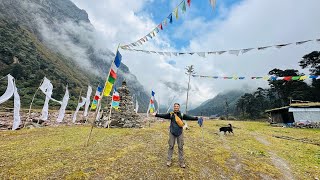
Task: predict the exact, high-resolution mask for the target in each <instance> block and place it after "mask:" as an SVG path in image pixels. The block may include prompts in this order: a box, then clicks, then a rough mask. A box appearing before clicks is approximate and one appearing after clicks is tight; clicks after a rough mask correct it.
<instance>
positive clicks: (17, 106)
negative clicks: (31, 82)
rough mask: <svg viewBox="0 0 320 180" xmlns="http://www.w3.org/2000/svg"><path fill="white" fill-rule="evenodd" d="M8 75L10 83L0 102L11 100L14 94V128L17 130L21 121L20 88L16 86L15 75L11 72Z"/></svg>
mask: <svg viewBox="0 0 320 180" xmlns="http://www.w3.org/2000/svg"><path fill="white" fill-rule="evenodd" d="M7 76H8V85H7V89H6V91H5V93H4V94H3V95H2V96H1V97H0V104H2V103H4V102H6V101H7V100H9V99H10V98H11V97H12V96H14V97H13V98H14V100H13V106H14V107H13V125H12V130H16V129H17V128H18V127H19V125H20V123H21V119H20V96H19V94H18V89H17V87H16V83H15V82H14V77H12V76H11V75H10V74H8V75H7Z"/></svg>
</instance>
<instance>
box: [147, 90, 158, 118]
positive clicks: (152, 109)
mask: <svg viewBox="0 0 320 180" xmlns="http://www.w3.org/2000/svg"><path fill="white" fill-rule="evenodd" d="M154 95H155V92H154V91H151V98H150V102H149V107H148V111H147V114H148V113H154V112H155V109H156V108H155V106H154V101H155V98H154Z"/></svg>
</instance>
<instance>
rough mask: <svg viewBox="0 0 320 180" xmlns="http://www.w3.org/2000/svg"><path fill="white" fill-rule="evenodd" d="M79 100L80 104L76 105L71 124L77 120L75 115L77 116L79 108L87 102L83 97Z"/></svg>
mask: <svg viewBox="0 0 320 180" xmlns="http://www.w3.org/2000/svg"><path fill="white" fill-rule="evenodd" d="M81 98H82V102H80V103H78V106H77V109H76V111H75V112H74V114H73V118H72V122H73V123H75V122H76V120H77V114H78V112H79V109H80V108H81V107H83V106H84V104H86V102H87V99H86V98H85V97H81Z"/></svg>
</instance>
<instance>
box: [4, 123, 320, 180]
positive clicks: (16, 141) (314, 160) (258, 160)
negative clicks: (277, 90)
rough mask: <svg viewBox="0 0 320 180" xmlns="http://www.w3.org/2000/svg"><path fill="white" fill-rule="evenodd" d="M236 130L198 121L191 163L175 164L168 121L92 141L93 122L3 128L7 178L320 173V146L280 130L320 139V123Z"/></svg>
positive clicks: (104, 133)
mask: <svg viewBox="0 0 320 180" xmlns="http://www.w3.org/2000/svg"><path fill="white" fill-rule="evenodd" d="M231 123H232V124H233V125H234V126H235V129H234V131H235V135H234V136H232V135H227V136H224V135H222V134H219V133H218V131H217V130H218V128H219V127H220V126H223V125H226V124H228V122H227V121H206V122H205V127H204V129H203V135H204V142H203V141H202V133H201V129H200V128H199V127H198V126H197V124H196V123H195V122H192V123H190V126H191V130H189V131H185V158H186V164H187V168H186V169H181V168H179V166H178V162H177V154H176V151H177V148H175V154H174V160H173V166H172V167H170V168H167V167H166V166H165V163H166V155H167V138H168V125H169V124H168V123H167V122H166V123H155V124H152V125H151V128H144V129H98V128H95V129H94V131H93V137H92V139H91V142H90V145H89V146H88V147H84V143H85V140H86V137H87V135H88V133H89V127H83V126H77V127H58V128H42V129H31V130H21V131H15V132H11V131H6V132H0V142H1V143H0V154H1V156H0V177H2V178H3V179H8V178H9V179H10V178H12V179H48V178H50V179H54V178H63V179H286V178H287V179H289V178H296V179H314V178H315V177H320V150H319V149H320V147H319V146H316V145H312V144H306V143H302V142H298V141H289V140H284V139H278V138H274V137H272V135H284V136H291V137H295V138H308V139H310V140H313V141H320V138H319V135H320V131H319V130H310V129H287V128H274V127H270V126H268V125H267V124H266V123H257V122H231Z"/></svg>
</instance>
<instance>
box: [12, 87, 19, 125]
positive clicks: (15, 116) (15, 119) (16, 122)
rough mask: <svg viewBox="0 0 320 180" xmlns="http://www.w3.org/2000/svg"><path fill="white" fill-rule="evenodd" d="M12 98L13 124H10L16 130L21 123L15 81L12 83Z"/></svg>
mask: <svg viewBox="0 0 320 180" xmlns="http://www.w3.org/2000/svg"><path fill="white" fill-rule="evenodd" d="M13 96H14V100H13V104H14V105H13V106H14V108H13V125H12V130H16V129H17V128H18V127H19V125H20V123H21V119H20V96H19V94H18V90H17V87H16V83H14V93H13Z"/></svg>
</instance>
